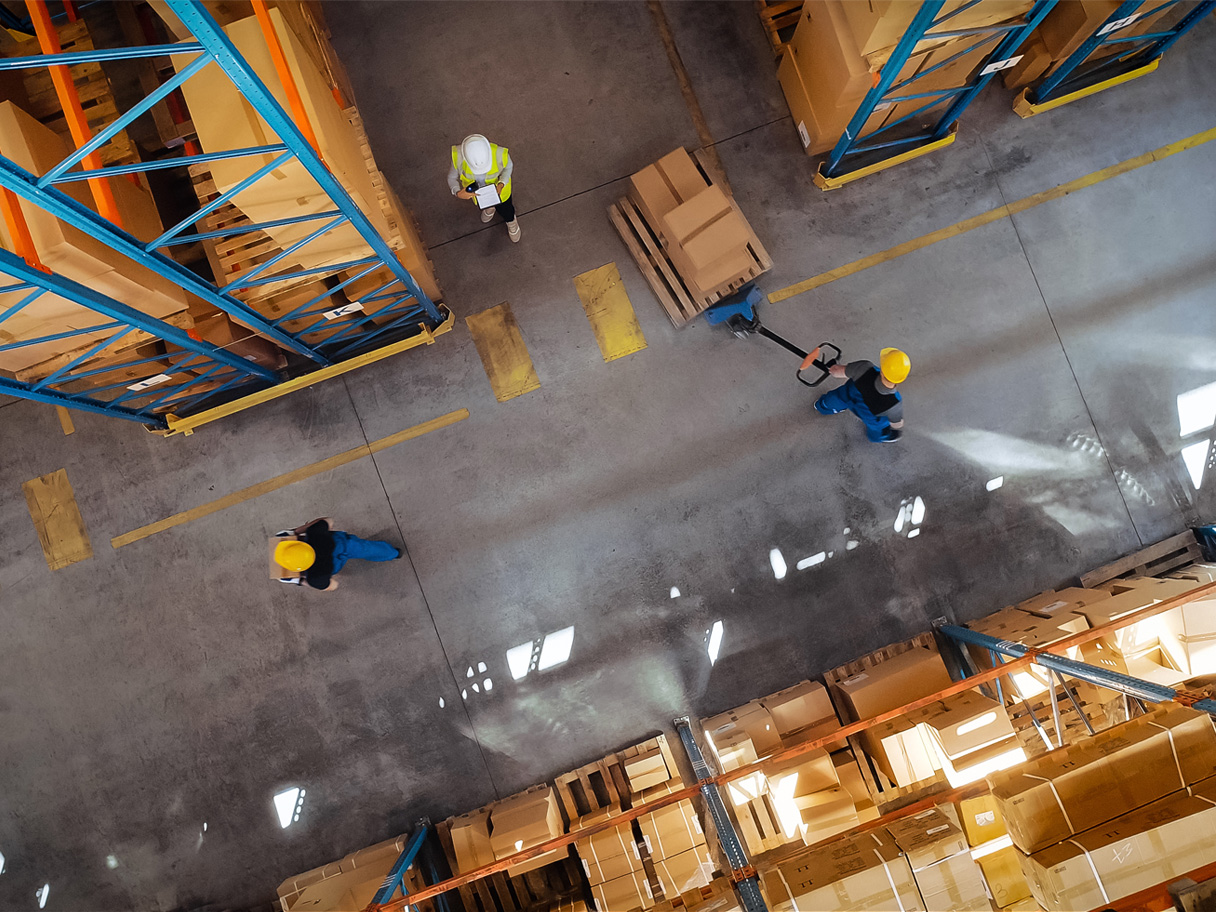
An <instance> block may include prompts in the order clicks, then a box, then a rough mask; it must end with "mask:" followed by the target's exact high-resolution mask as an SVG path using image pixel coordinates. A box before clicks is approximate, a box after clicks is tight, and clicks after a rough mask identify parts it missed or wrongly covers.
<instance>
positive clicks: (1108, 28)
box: [1098, 13, 1142, 35]
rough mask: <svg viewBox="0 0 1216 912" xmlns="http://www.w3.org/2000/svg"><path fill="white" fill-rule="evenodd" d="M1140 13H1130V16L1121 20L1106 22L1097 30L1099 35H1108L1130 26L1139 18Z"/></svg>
mask: <svg viewBox="0 0 1216 912" xmlns="http://www.w3.org/2000/svg"><path fill="white" fill-rule="evenodd" d="M1141 15H1142V14H1141V13H1132V14H1131V15H1130V16H1124V17H1123V18H1122V19H1116V20H1115V21H1114V22H1108V23H1106V25H1104V26H1102V28H1100V29H1098V34H1099V35H1109V34H1110V33H1111V32H1115V31H1118V30H1119V29H1121V28H1124V27H1126V26H1129V25H1131V24H1132V23H1133V22H1135V21H1136V20H1137V19H1139V18H1140V16H1141Z"/></svg>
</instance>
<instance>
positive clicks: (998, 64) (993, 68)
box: [980, 54, 1026, 76]
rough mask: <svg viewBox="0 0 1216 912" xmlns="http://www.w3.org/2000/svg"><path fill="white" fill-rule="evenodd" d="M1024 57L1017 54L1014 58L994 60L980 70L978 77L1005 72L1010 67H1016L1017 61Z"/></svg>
mask: <svg viewBox="0 0 1216 912" xmlns="http://www.w3.org/2000/svg"><path fill="white" fill-rule="evenodd" d="M1025 56H1026V55H1025V54H1018V55H1017V56H1016V57H1006V58H1005V59H1004V60H996V61H994V62H992V63H990V64H988V66H986V67H984V68H983V69H982V70H980V75H981V76H991V75H992V74H993V73H999V72H1000V71H1001V70H1007V69H1009V68H1010V67H1012V66H1017V65H1018V61H1019V60H1021V59H1022V58H1023V57H1025Z"/></svg>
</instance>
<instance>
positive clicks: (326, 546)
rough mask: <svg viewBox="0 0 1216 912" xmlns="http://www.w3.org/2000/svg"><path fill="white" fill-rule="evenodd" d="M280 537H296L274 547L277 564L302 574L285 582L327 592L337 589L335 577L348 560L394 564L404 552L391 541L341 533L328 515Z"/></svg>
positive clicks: (283, 533) (281, 533) (286, 532)
mask: <svg viewBox="0 0 1216 912" xmlns="http://www.w3.org/2000/svg"><path fill="white" fill-rule="evenodd" d="M278 534H279V535H281V536H287V535H294V536H296V537H295V538H294V539H292V540H290V541H282V542H279V543H278V544H277V545H275V549H274V559H275V563H277V564H278V565H279V566H280V567H282V568H284V569H285V570H290V571H291V572H293V573H299V574H300V576H299V577H298V578H297V579H284V580H283V582H290V583H294V584H295V585H297V586H311V587H312V588H313V589H323V590H325V591H327V592H330V591H333V590H334V589H337V588H338V581H337V580H336V579H334V577H335V576H337V575H338V574H339V573H340V572H341V571H342V568H343V567H345V566H346V562H347V561H348V560H365V561H391V560H396V559H397V558H399V557H401V551H400V550H399V549H398V548H395V547H393V546H392V545H390V544H389V543H388V542H385V541H369V540H368V539H366V538H359V536H357V535H351V534H350V533H349V532H339V531H338V530H337V529H334V528H333V520H332V519H330V518H329V517H328V516H322V517H321V518H320V519H314V520H313V521H312V522H310V523H305V524H304V525H302V526H300V527H299V528H298V529H292V530H290V531H284V532H280V533H278Z"/></svg>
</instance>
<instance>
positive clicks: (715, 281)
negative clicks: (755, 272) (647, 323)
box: [660, 187, 751, 291]
mask: <svg viewBox="0 0 1216 912" xmlns="http://www.w3.org/2000/svg"><path fill="white" fill-rule="evenodd" d="M660 234H661V236H662V238H663V240H664V242H665V243H666V245H667V253H668V255H669V256H670V257H671V261H672V263H674V264H675V267H676V271H677V272H679V273H680V276H681V278H683V279H685V281H686V282H689V283H691V284H694V285H695V286H696V287H697V288H698V289H701V290H703V291H708V290H710V289H713V288H715V287H717V286H718V285H720V284H722V283H723V282H728V281H730V280H731V279H732V278H736V277H738V276H739V275H740V274H741V273H742V272H743V271H746V270H747V269H748V268H749V267H750V265H751V259H750V256H749V254H748V253H747V245H748V242H749V241H750V240H751V229H750V228H749V227H748V225H747V222H746V221H745V220H744V219H743V216H742V215H740V214H739V212H738V210H737V209H735V208H734V206H732V205H731V201H730V200H729V199H727V197H726V194H724V193H723V192H722V191H721V189H719V188H718V187H707V188H706V189H705V190H702V191H701V192H700V193H698V194H697V195H696V196H694V197H692V199H690V200H688V201H687V202H685V203H681V204H680V205H679V206H677V207H676V208H675V209H673V210H672V211H671V212H669V213H667V214H666V215H665V216H663V222H662V230H661V231H660Z"/></svg>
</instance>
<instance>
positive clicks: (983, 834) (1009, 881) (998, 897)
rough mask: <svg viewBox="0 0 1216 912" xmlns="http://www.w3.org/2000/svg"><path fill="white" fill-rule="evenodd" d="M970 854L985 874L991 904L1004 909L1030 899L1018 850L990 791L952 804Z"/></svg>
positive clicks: (1028, 886) (1028, 887)
mask: <svg viewBox="0 0 1216 912" xmlns="http://www.w3.org/2000/svg"><path fill="white" fill-rule="evenodd" d="M955 808H956V811H957V814H958V819H959V821H960V822H961V826H962V828H963V833H964V834H966V836H967V845H969V846H970V847H971V857H972V858H974V859H975V862H976V864H978V865H979V867H980V872H981V873H982V874H983V876H984V884H985V886H986V887H987V889H988V895H989V897H991V899H992V902H993V905H995V906H997V907H999V908H1002V909H1004V908H1006V907H1008V906H1011V905H1013V904H1015V903H1021V902H1023V901H1025V900H1027V899H1029V898H1030V885H1029V884H1028V883H1026V878H1025V876H1023V874H1022V867H1021V865H1020V864H1019V862H1018V851H1017V849H1015V848H1014V847H1013V842H1012V840H1010V838H1009V833H1008V831H1007V830H1006V829H1005V818H1004V817H1002V816H1001V809H1000V808H999V807H997V802H996V799H995V798H994V797H993V796H992V794H991V793H986V794H983V795H977V796H976V797H974V798H964V799H962V800H960V801H959V802H958V803H957V805H956V806H955Z"/></svg>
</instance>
